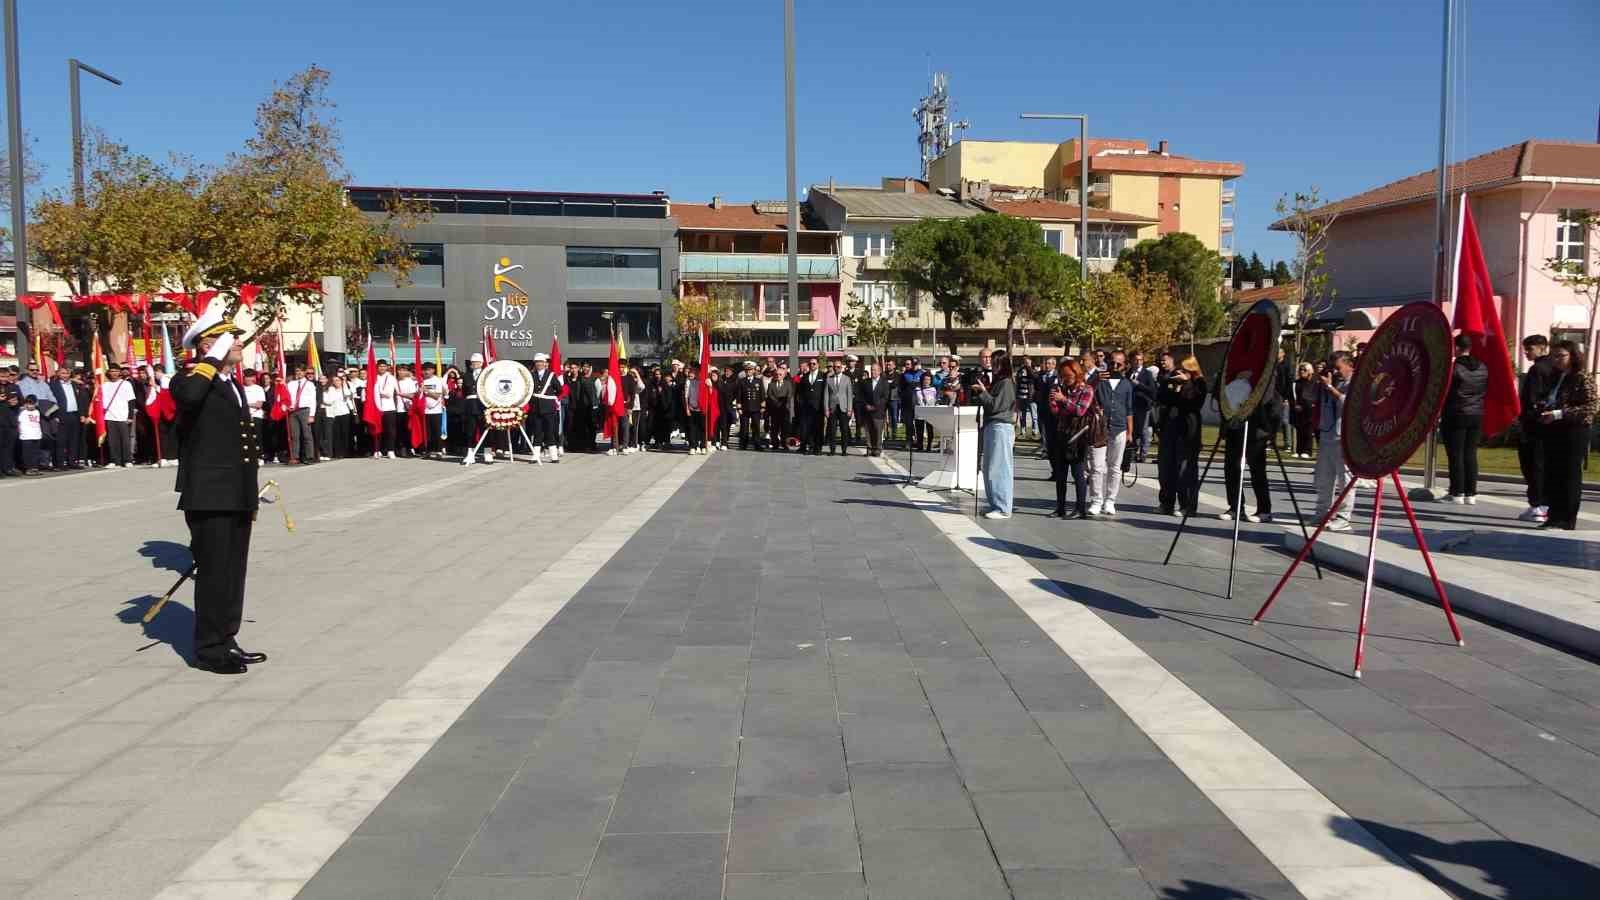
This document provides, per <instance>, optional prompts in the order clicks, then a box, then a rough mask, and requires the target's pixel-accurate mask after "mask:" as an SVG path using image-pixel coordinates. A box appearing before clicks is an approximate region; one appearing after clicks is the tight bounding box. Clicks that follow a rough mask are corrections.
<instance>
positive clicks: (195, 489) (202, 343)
mask: <svg viewBox="0 0 1600 900" xmlns="http://www.w3.org/2000/svg"><path fill="white" fill-rule="evenodd" d="M243 333H244V332H243V331H242V330H240V329H239V328H238V327H236V326H235V325H234V324H233V322H232V321H231V319H230V318H229V317H228V314H227V310H226V306H225V305H224V304H223V302H222V301H221V299H220V298H218V299H217V300H215V301H213V302H212V304H211V306H210V307H208V308H207V309H206V311H205V313H204V314H203V315H201V316H200V318H199V319H198V320H196V322H195V323H194V324H193V325H192V326H190V327H189V330H188V331H187V332H186V333H185V334H184V336H183V346H184V348H185V349H187V350H192V351H194V352H195V355H196V356H198V357H200V361H199V362H198V363H196V364H195V365H194V367H193V368H192V369H190V370H189V371H188V372H185V373H184V374H182V375H179V376H178V377H176V378H174V379H173V380H172V385H171V388H170V390H171V391H172V399H173V400H174V401H176V402H177V405H178V433H179V435H180V441H179V446H180V447H181V448H182V459H181V460H180V462H179V465H178V483H177V488H176V489H177V492H178V495H179V496H178V508H179V509H181V510H183V518H184V520H185V521H186V522H187V523H188V525H189V549H190V552H191V553H193V555H194V562H195V569H196V574H195V591H194V664H195V667H196V668H200V669H204V670H206V671H208V672H216V673H218V674H220V675H238V674H241V673H243V672H244V671H245V670H246V667H247V665H248V664H250V663H259V662H266V659H267V655H266V654H265V653H250V652H247V651H245V650H244V649H243V648H241V647H240V646H239V642H238V641H237V640H236V637H235V636H236V635H238V633H239V623H240V620H241V619H242V618H243V617H244V578H245V564H246V563H247V562H248V561H249V557H250V528H251V525H252V524H253V523H254V521H255V516H256V508H257V505H258V503H259V500H258V499H257V497H258V493H257V487H256V472H257V471H258V470H259V468H260V465H261V450H260V448H259V447H258V446H257V445H256V430H255V423H254V421H253V420H252V419H251V417H250V405H249V403H247V402H246V401H245V393H244V387H243V385H241V384H240V380H239V377H238V374H237V373H238V366H239V360H240V357H241V355H242V354H243V351H244V348H243V346H242V345H240V344H239V343H238V339H239V336H240V335H242V334H243Z"/></svg>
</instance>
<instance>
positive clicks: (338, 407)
mask: <svg viewBox="0 0 1600 900" xmlns="http://www.w3.org/2000/svg"><path fill="white" fill-rule="evenodd" d="M351 400H352V398H351V396H350V386H349V385H347V384H345V381H344V376H343V375H340V374H335V375H334V376H333V377H332V378H330V379H329V380H328V386H327V387H326V388H324V389H323V391H322V418H323V420H324V421H325V422H326V427H327V430H328V447H327V450H328V452H330V453H332V454H333V458H334V459H344V455H345V453H347V452H348V451H349V449H350V409H351Z"/></svg>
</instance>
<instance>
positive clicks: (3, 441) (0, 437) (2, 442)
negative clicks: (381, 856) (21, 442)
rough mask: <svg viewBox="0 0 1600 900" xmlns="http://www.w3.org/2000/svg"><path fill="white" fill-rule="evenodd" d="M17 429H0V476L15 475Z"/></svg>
mask: <svg viewBox="0 0 1600 900" xmlns="http://www.w3.org/2000/svg"><path fill="white" fill-rule="evenodd" d="M17 444H18V441H17V429H15V428H0V475H15V474H17V471H18V469H17V463H18V458H17Z"/></svg>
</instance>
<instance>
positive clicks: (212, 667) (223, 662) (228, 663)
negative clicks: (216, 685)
mask: <svg viewBox="0 0 1600 900" xmlns="http://www.w3.org/2000/svg"><path fill="white" fill-rule="evenodd" d="M194 667H195V668H196V669H199V670H200V671H202V672H213V673H215V674H217V675H243V674H244V673H245V672H248V671H250V669H249V667H248V666H246V665H245V664H244V663H243V662H241V661H240V660H238V659H235V658H233V657H232V656H231V655H230V656H226V657H223V658H222V659H197V660H195V661H194Z"/></svg>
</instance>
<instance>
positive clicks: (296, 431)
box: [285, 366, 317, 466]
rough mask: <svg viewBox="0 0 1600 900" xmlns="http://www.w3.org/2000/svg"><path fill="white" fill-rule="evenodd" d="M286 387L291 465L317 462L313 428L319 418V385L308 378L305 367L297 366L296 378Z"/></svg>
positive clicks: (295, 370) (295, 369)
mask: <svg viewBox="0 0 1600 900" xmlns="http://www.w3.org/2000/svg"><path fill="white" fill-rule="evenodd" d="M285 387H286V388H287V390H288V391H289V465H291V466H295V465H299V464H300V463H301V462H302V461H304V462H307V463H311V462H315V461H316V459H317V448H316V443H315V442H314V440H313V439H312V436H311V428H312V422H314V421H315V420H316V418H317V383H316V382H315V381H312V380H311V378H310V377H308V373H307V371H306V367H305V366H295V368H294V378H292V379H290V380H289V382H288V384H287V385H285Z"/></svg>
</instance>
